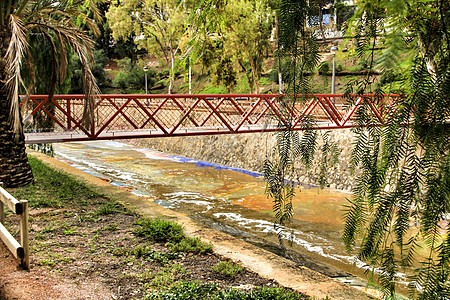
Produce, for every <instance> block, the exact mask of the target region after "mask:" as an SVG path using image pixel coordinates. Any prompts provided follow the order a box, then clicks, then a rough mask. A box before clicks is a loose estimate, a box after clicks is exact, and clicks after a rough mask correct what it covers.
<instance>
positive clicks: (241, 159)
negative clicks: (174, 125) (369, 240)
mask: <svg viewBox="0 0 450 300" xmlns="http://www.w3.org/2000/svg"><path fill="white" fill-rule="evenodd" d="M319 133H320V134H323V133H324V131H319ZM330 137H331V138H332V139H333V140H334V141H335V142H336V143H337V144H338V146H339V148H340V150H341V154H340V157H339V161H338V163H337V165H335V166H334V167H332V168H329V169H328V171H327V180H328V184H329V185H330V187H331V188H334V189H339V190H345V191H349V190H350V189H351V186H352V183H354V177H353V176H352V175H351V172H350V154H351V149H352V142H353V135H352V133H351V131H350V129H338V130H332V131H330ZM319 140H321V139H319ZM135 143H136V144H137V145H139V146H142V147H146V148H150V149H153V150H158V151H161V152H164V153H170V154H176V155H181V156H185V157H189V158H195V159H198V160H202V161H208V162H212V163H217V164H222V165H226V166H230V167H234V168H240V169H245V170H250V171H255V172H262V165H263V161H264V159H265V158H266V157H267V155H268V153H270V151H271V149H273V147H274V145H275V143H276V137H275V135H274V134H273V133H248V134H235V135H231V134H229V135H213V136H188V137H170V138H154V139H142V140H136V141H135ZM319 165H320V163H319V158H316V159H315V160H314V163H313V167H312V168H310V169H309V170H306V169H305V168H304V166H299V167H298V168H299V177H298V178H299V180H300V181H301V182H303V183H307V184H317V180H318V177H319Z"/></svg>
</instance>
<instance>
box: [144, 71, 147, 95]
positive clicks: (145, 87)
mask: <svg viewBox="0 0 450 300" xmlns="http://www.w3.org/2000/svg"><path fill="white" fill-rule="evenodd" d="M147 71H148V67H147V66H145V67H144V73H145V94H148V89H147Z"/></svg>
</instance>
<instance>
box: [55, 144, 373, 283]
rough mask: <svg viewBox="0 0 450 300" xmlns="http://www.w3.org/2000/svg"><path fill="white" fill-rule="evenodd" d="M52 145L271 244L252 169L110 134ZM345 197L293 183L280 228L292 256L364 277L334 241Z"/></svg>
mask: <svg viewBox="0 0 450 300" xmlns="http://www.w3.org/2000/svg"><path fill="white" fill-rule="evenodd" d="M54 149H55V155H56V157H57V158H60V159H62V160H65V161H69V162H70V163H72V164H73V165H74V166H75V167H78V168H80V169H83V170H84V171H86V172H89V173H91V174H93V175H95V176H98V177H101V178H106V179H108V180H110V181H111V184H114V185H118V186H128V187H129V189H130V190H132V191H133V193H135V194H137V195H141V196H145V197H150V198H152V199H154V201H155V202H156V203H159V204H161V205H164V206H168V207H170V208H172V209H175V210H179V211H183V212H186V213H188V214H190V215H191V216H192V217H193V218H196V219H197V220H200V221H202V222H204V223H205V224H208V225H211V226H213V227H215V228H217V229H221V230H224V231H226V232H228V233H230V234H234V235H235V236H239V237H241V238H243V239H246V240H249V241H251V242H257V243H258V244H261V245H265V246H267V245H270V247H269V248H272V249H275V248H277V247H276V245H277V244H278V239H277V234H276V232H275V229H274V226H273V221H274V218H273V214H272V203H271V201H270V200H269V199H267V197H266V195H265V194H264V190H265V183H264V182H263V180H262V179H261V178H259V177H256V176H252V175H255V174H252V175H249V174H246V173H243V172H239V171H236V170H231V169H226V168H223V167H221V166H214V165H210V164H204V163H202V162H198V161H195V160H190V159H186V158H183V157H179V156H170V155H167V154H163V153H159V152H156V151H153V150H149V149H144V148H138V147H135V146H131V145H128V144H124V143H118V142H111V141H97V142H84V143H64V144H55V145H54ZM346 197H349V195H348V194H345V193H340V192H337V191H330V190H320V189H318V188H307V187H301V188H298V190H297V193H296V196H295V198H294V200H293V205H294V220H293V222H292V224H291V226H290V228H286V229H285V230H284V231H283V233H282V236H283V237H284V239H286V240H287V239H288V238H291V239H292V241H293V243H292V246H291V247H290V249H292V250H294V251H295V252H296V253H298V255H296V253H294V252H291V256H292V257H296V259H297V260H298V261H299V262H300V263H301V264H304V265H306V266H309V267H311V268H313V269H317V270H318V271H321V272H322V273H324V274H326V275H329V276H333V277H340V278H342V280H350V279H349V278H350V277H351V276H349V274H347V272H348V273H351V274H354V275H357V276H360V277H364V270H365V269H364V264H363V263H361V262H360V261H358V260H356V259H355V258H354V257H353V256H351V255H349V254H347V253H346V251H345V248H344V245H343V243H342V241H341V236H340V231H341V229H342V205H343V204H345V203H346V202H347V201H346ZM285 244H286V245H288V244H287V243H285ZM327 265H329V266H332V267H331V268H327ZM341 270H343V271H344V272H342V271H341ZM351 280H354V279H351Z"/></svg>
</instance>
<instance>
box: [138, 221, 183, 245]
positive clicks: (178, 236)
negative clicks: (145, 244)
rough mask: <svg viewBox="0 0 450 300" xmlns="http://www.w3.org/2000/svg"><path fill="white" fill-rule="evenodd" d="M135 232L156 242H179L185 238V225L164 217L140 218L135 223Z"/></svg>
mask: <svg viewBox="0 0 450 300" xmlns="http://www.w3.org/2000/svg"><path fill="white" fill-rule="evenodd" d="M134 224H135V225H137V226H136V228H135V229H134V233H135V234H136V235H138V236H142V237H147V238H149V239H151V240H153V241H156V242H179V241H181V240H182V239H183V238H184V233H183V226H181V225H180V224H178V223H176V222H173V221H167V220H162V219H148V218H143V219H139V220H137V221H136V222H135V223H134Z"/></svg>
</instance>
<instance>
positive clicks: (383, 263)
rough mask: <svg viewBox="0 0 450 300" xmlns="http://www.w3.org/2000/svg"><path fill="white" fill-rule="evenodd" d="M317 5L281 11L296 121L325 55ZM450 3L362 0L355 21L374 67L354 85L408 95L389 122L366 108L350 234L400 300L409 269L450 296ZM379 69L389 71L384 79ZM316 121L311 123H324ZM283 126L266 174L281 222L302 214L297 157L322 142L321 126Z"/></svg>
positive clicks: (425, 288)
mask: <svg viewBox="0 0 450 300" xmlns="http://www.w3.org/2000/svg"><path fill="white" fill-rule="evenodd" d="M310 4H311V3H309V2H307V1H281V6H280V10H279V20H280V23H279V26H280V28H279V49H278V50H279V55H280V61H281V63H280V65H282V63H283V60H284V59H286V60H287V61H288V64H289V68H288V70H292V71H291V72H289V73H288V74H287V75H283V77H284V79H285V81H286V83H287V87H286V94H287V95H288V96H286V97H285V98H284V99H283V102H281V103H279V105H281V106H283V107H286V112H287V113H286V116H284V117H285V118H287V119H288V115H289V107H290V106H291V107H292V105H295V102H296V101H301V99H302V96H301V95H304V94H307V93H308V92H310V90H311V86H310V82H309V81H308V78H307V77H305V76H304V72H305V71H308V70H312V69H314V68H315V67H316V66H317V63H318V58H317V52H316V51H315V49H317V42H316V41H317V39H318V38H320V34H319V33H320V30H318V29H317V28H316V29H315V28H314V26H313V27H309V28H308V27H307V26H306V25H305V23H306V22H307V20H309V19H310V17H311V16H314V11H313V10H312V8H313V5H310ZM449 11H450V5H449V3H448V1H420V0H419V1H417V0H411V1H377V2H373V1H358V7H357V9H356V11H355V14H354V16H353V19H352V20H351V22H349V23H348V24H346V25H347V27H346V29H347V33H348V34H349V35H351V36H354V37H355V42H354V44H355V52H356V55H357V59H358V60H359V61H360V62H361V63H363V64H364V68H366V69H367V70H368V72H366V73H367V76H366V77H364V78H362V79H357V80H354V81H351V82H350V83H349V85H348V93H356V94H361V95H362V94H364V93H372V92H375V93H390V92H392V91H393V90H395V91H396V92H399V93H401V95H402V96H401V97H400V98H399V99H398V100H397V102H396V103H395V108H394V109H393V110H392V111H391V112H390V114H389V115H388V118H387V120H386V124H385V125H386V126H384V127H378V126H375V125H376V120H374V118H373V116H372V115H371V113H370V110H369V107H368V106H369V103H368V102H364V103H362V104H361V105H360V106H359V108H358V111H357V122H358V125H359V126H358V127H357V128H356V129H355V130H354V133H355V136H356V138H355V143H354V149H353V152H352V157H353V158H352V167H353V168H354V170H355V171H357V174H358V176H357V184H356V187H355V189H354V190H353V193H354V197H352V199H350V203H349V205H348V207H347V211H346V216H345V228H344V235H343V237H344V241H345V243H346V245H347V247H348V249H349V251H353V250H355V251H356V252H357V254H358V258H359V259H360V260H363V261H364V262H367V263H368V264H369V265H370V266H371V270H372V272H373V274H374V275H375V276H374V278H377V280H378V283H379V284H380V285H381V286H382V287H383V288H384V290H385V296H386V298H395V292H396V289H397V283H398V282H399V281H401V280H403V279H405V278H401V277H400V274H401V272H406V274H407V278H406V280H407V281H408V282H409V287H410V292H411V296H412V297H413V298H418V299H448V298H449V297H450V286H449V282H450V281H449V272H448V270H449V266H450V247H449V245H450V240H449V238H450V236H449V223H448V218H449V216H450V181H449V178H450V177H449V175H450V173H449V172H450V157H449V151H450V131H449V124H448V120H449V119H450V99H449V95H450V64H449V63H450V55H449V54H450V53H449V50H450V34H449V28H450V14H449ZM310 25H311V24H310ZM314 34H315V35H316V36H314ZM380 46H382V50H381V54H380V55H375V51H376V49H377V48H378V47H380ZM375 69H378V70H380V69H381V70H382V76H381V79H382V80H380V82H379V83H378V84H376V85H375V84H373V83H374V82H375V80H376V77H375V76H374V72H373V70H375ZM392 82H395V85H391V84H390V83H392ZM374 88H375V90H374ZM289 95H298V96H289ZM307 122H308V123H305V124H304V126H305V127H306V128H308V126H310V124H314V120H308V121H307ZM280 127H281V128H282V129H283V131H281V132H280V133H278V142H277V147H276V149H274V153H275V155H274V156H273V157H272V158H269V159H268V160H267V161H266V164H265V177H266V180H267V193H268V195H269V196H270V197H272V198H273V200H274V210H275V212H276V217H277V223H278V224H280V225H285V224H286V223H288V222H289V220H290V218H291V216H292V204H291V201H290V199H291V197H292V195H293V193H294V183H293V181H292V179H294V178H295V173H294V165H295V163H296V162H297V161H299V160H300V161H303V162H304V163H305V164H306V165H308V164H309V163H310V160H311V157H312V156H313V154H314V153H315V152H316V150H319V149H318V147H317V145H318V144H317V139H316V136H315V133H314V132H311V131H308V130H307V131H306V132H305V133H304V134H303V135H302V136H299V135H298V134H297V133H295V132H294V131H292V129H291V128H289V125H288V124H287V125H286V122H284V123H283V124H280ZM323 140H324V142H323V144H324V145H327V144H328V146H327V147H326V148H327V149H331V147H334V146H333V144H332V142H331V141H329V140H328V137H327V136H326V135H324V136H323ZM330 143H331V144H330ZM323 154H324V153H323V152H322V155H323ZM327 161H328V159H323V160H322V162H327Z"/></svg>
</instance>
